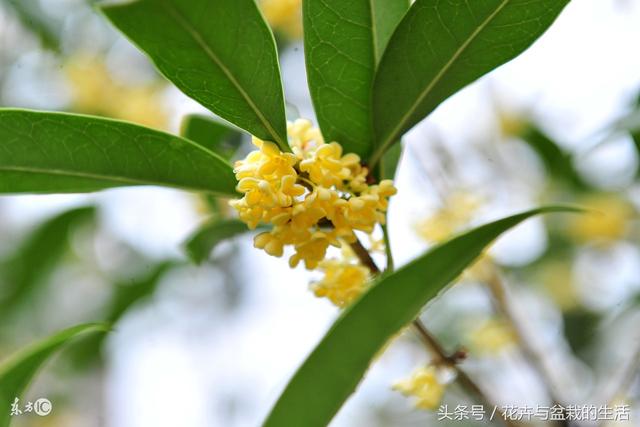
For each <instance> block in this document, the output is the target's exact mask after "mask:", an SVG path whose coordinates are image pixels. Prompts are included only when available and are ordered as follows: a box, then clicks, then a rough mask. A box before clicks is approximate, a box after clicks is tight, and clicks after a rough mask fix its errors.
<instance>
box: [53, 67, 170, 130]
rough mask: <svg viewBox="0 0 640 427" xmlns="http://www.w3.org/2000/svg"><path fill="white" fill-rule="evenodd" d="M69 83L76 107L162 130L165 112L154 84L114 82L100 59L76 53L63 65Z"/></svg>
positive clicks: (165, 119)
mask: <svg viewBox="0 0 640 427" xmlns="http://www.w3.org/2000/svg"><path fill="white" fill-rule="evenodd" d="M64 72H65V75H66V77H67V79H68V80H69V82H70V83H71V89H72V97H73V99H72V102H73V106H74V108H75V109H76V110H78V111H80V112H83V113H89V114H98V115H103V116H107V117H113V118H116V119H122V120H127V121H130V122H134V123H138V124H141V125H145V126H149V127H153V128H156V129H165V128H166V127H167V123H168V114H167V111H166V109H165V108H164V107H163V106H162V102H161V99H160V93H159V92H158V90H157V87H156V86H153V85H145V86H134V85H126V84H123V83H120V82H116V81H115V80H114V79H113V78H112V76H111V74H110V73H109V70H108V69H107V67H106V64H105V63H104V61H103V60H102V59H100V58H98V57H94V56H88V55H78V56H76V57H73V58H71V59H70V60H69V62H67V63H66V64H65V66H64Z"/></svg>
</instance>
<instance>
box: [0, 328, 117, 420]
mask: <svg viewBox="0 0 640 427" xmlns="http://www.w3.org/2000/svg"><path fill="white" fill-rule="evenodd" d="M108 330H109V328H108V326H107V325H105V324H95V323H94V324H85V325H80V326H75V327H73V328H69V329H66V330H64V331H61V332H59V333H57V334H55V335H53V336H51V337H49V338H47V339H45V340H42V341H39V342H37V343H35V344H32V345H30V346H29V347H27V348H25V349H23V350H22V351H20V352H18V353H17V354H15V355H13V356H12V357H10V358H9V359H7V360H5V361H3V362H2V363H0V427H8V426H9V423H10V422H11V415H10V414H11V404H12V403H13V401H14V399H15V398H20V397H21V396H22V395H23V393H24V392H25V390H26V388H27V387H28V386H29V383H30V382H31V380H32V379H33V377H34V376H35V375H36V373H37V371H38V370H39V369H40V367H41V366H42V365H43V364H44V362H45V361H46V360H47V359H49V357H51V356H52V355H53V354H54V353H55V352H56V351H57V350H59V349H60V348H62V347H63V346H64V345H65V344H67V343H68V342H69V341H71V340H73V339H74V338H76V337H78V336H80V335H86V334H95V333H99V332H100V333H104V332H107V331H108Z"/></svg>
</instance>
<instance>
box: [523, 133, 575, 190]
mask: <svg viewBox="0 0 640 427" xmlns="http://www.w3.org/2000/svg"><path fill="white" fill-rule="evenodd" d="M522 139H523V140H524V141H525V142H526V143H527V145H529V146H530V147H531V148H532V149H533V150H534V151H535V152H536V153H537V154H538V156H540V159H541V160H542V162H543V163H544V165H545V167H546V169H547V172H549V174H551V176H552V177H553V178H556V179H560V180H562V181H564V182H566V183H568V184H570V185H572V186H573V187H574V188H575V189H579V190H580V189H586V188H588V184H586V183H585V182H584V180H583V179H582V177H581V176H580V174H579V173H578V171H577V170H576V169H575V167H574V166H573V159H572V156H571V154H569V153H567V152H566V151H565V150H564V149H563V148H562V147H561V146H560V145H558V143H556V142H555V141H553V140H552V139H551V138H550V137H549V136H547V135H546V134H545V133H544V132H543V131H542V130H541V129H539V128H538V127H536V126H534V125H530V126H529V127H528V128H527V129H526V130H525V131H524V132H523V134H522Z"/></svg>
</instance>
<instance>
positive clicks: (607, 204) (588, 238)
mask: <svg viewBox="0 0 640 427" xmlns="http://www.w3.org/2000/svg"><path fill="white" fill-rule="evenodd" d="M578 204H579V205H580V206H583V207H585V208H587V209H589V210H591V211H589V212H585V213H583V214H581V215H576V216H575V218H573V219H572V221H571V223H570V224H569V227H568V232H569V235H570V236H572V237H573V238H574V239H576V240H577V241H578V242H581V243H585V242H593V241H599V242H600V243H607V242H612V241H615V240H618V239H621V238H623V237H624V236H625V235H626V233H627V230H628V228H629V222H630V220H631V219H632V217H633V216H634V214H635V212H634V209H633V207H632V206H631V204H630V203H629V202H627V201H626V200H624V199H622V198H620V197H619V196H617V195H613V194H608V195H607V194H602V195H595V196H590V197H587V198H585V199H583V200H581V201H580V202H579V203H578Z"/></svg>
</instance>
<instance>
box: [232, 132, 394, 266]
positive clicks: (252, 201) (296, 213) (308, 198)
mask: <svg viewBox="0 0 640 427" xmlns="http://www.w3.org/2000/svg"><path fill="white" fill-rule="evenodd" d="M288 133H289V138H290V144H291V147H292V151H293V152H292V153H283V152H281V151H280V149H279V148H278V146H277V145H276V144H274V143H272V142H268V141H262V140H260V139H258V138H253V144H254V145H255V146H256V147H258V149H259V150H256V151H253V152H251V153H249V154H248V155H247V157H246V158H245V159H244V160H239V161H238V162H236V164H235V169H234V170H235V174H236V178H237V179H238V186H237V189H238V191H239V192H241V193H243V194H244V196H243V197H242V199H240V200H233V201H231V202H230V204H231V206H233V207H234V208H235V209H236V210H237V211H238V214H239V216H240V219H241V220H242V221H244V222H245V223H247V225H248V226H249V227H250V228H252V229H253V228H255V227H257V225H258V224H260V223H264V224H272V225H273V228H272V229H271V230H270V231H267V232H264V233H261V234H259V235H257V236H256V238H255V240H254V244H255V246H256V247H257V248H260V249H264V250H265V252H267V253H268V254H269V255H272V256H277V257H279V256H282V255H283V253H284V248H285V247H286V246H291V247H293V248H294V250H295V253H294V254H293V255H292V256H291V257H290V258H289V264H290V265H291V267H296V266H297V265H298V264H299V263H300V262H303V263H304V265H305V267H306V268H307V269H314V268H316V267H318V265H319V263H320V262H321V261H322V260H323V259H324V258H325V254H326V251H327V248H328V247H329V246H330V245H332V246H335V247H340V246H341V244H342V242H347V243H350V242H354V241H355V239H356V237H355V234H354V231H363V232H366V233H371V232H373V230H374V228H375V226H376V224H384V221H385V212H386V210H387V207H388V198H389V197H391V196H392V195H394V194H395V193H396V189H395V187H394V186H393V182H392V181H390V180H383V181H381V182H380V183H379V184H377V185H368V184H367V175H368V173H369V171H368V170H367V168H366V167H363V166H362V165H361V164H360V158H359V157H358V156H357V155H356V154H343V152H342V147H341V146H340V145H339V144H338V143H336V142H332V143H325V142H324V141H323V139H322V135H321V134H320V132H319V131H318V130H317V129H315V128H313V127H312V126H311V123H310V122H309V121H307V120H297V121H296V122H295V123H291V124H289V126H288Z"/></svg>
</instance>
